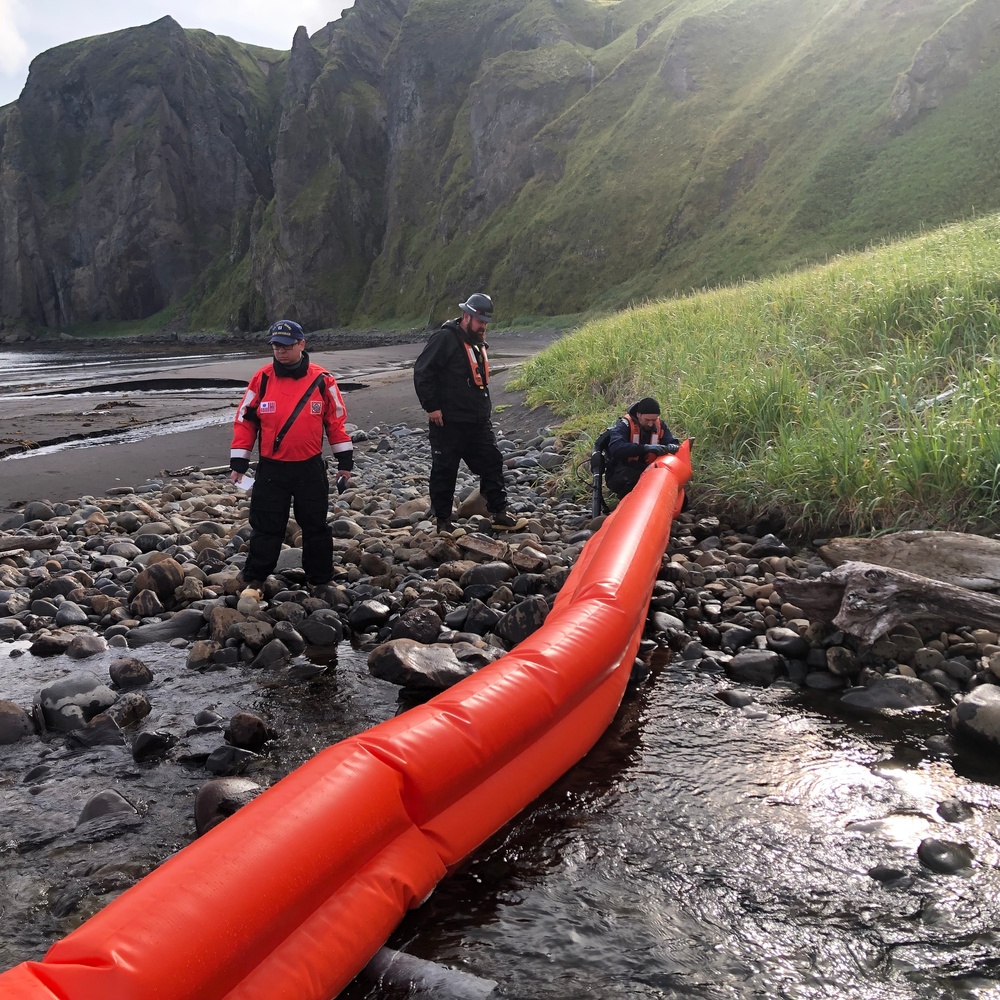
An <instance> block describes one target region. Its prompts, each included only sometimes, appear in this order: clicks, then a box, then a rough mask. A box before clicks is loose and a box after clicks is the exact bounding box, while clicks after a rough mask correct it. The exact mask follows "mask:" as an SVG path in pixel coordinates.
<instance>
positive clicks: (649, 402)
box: [632, 396, 660, 413]
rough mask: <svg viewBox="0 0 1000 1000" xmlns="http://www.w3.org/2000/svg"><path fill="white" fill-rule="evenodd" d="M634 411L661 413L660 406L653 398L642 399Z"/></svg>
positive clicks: (634, 407)
mask: <svg viewBox="0 0 1000 1000" xmlns="http://www.w3.org/2000/svg"><path fill="white" fill-rule="evenodd" d="M632 409H633V410H635V412H636V413H659V412H660V404H659V403H658V402H657V401H656V400H655V399H653V398H652V397H651V396H647V397H646V398H645V399H640V400H639V402H638V403H636V404H635V406H633V407H632Z"/></svg>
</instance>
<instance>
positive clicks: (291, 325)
mask: <svg viewBox="0 0 1000 1000" xmlns="http://www.w3.org/2000/svg"><path fill="white" fill-rule="evenodd" d="M267 332H268V340H267V342H268V343H269V344H281V346H282V347H291V346H292V344H295V343H298V341H300V340H305V339H306V335H305V333H304V332H303V330H302V327H301V326H299V324H298V323H296V322H294V321H293V320H290V319H279V320H278V322H277V323H272V324H271V328H270V330H268V331H267Z"/></svg>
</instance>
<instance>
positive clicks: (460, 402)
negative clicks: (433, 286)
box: [413, 292, 516, 531]
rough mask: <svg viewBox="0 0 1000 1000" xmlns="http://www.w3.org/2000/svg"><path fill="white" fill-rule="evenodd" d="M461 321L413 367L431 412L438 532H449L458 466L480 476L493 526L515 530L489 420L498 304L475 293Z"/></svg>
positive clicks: (440, 334) (435, 337) (447, 327)
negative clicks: (491, 331)
mask: <svg viewBox="0 0 1000 1000" xmlns="http://www.w3.org/2000/svg"><path fill="white" fill-rule="evenodd" d="M459 309H461V310H462V315H461V316H459V317H458V318H457V319H450V320H448V321H447V322H446V323H444V324H442V326H441V328H440V329H439V330H438V331H436V332H435V333H433V334H432V335H431V338H430V339H429V340H428V341H427V346H426V347H424V349H423V351H421V352H420V356H419V357H418V358H417V360H416V363H415V364H414V366H413V387H414V388H415V389H416V392H417V399H419V400H420V405H421V406H422V407H423V408H424V409H425V410H426V411H427V419H428V421H429V422H430V423H429V425H428V434H429V436H430V443H431V474H430V483H429V485H430V495H431V507H432V508H433V511H434V517H435V518H436V519H437V528H438V531H450V530H451V527H452V524H451V513H452V504H453V503H454V500H455V482H456V480H457V478H458V466H459V464H460V463H461V462H462V461H464V462H465V464H466V465H467V466H468V467H469V469H470V471H471V472H472V473H473V475H477V476H479V490H480V492H481V493H482V495H483V497H484V498H485V499H486V506H487V507H488V508H489V511H490V516H491V517H492V519H493V524H494V525H495V526H497V527H500V528H511V527H513V526H514V525H515V523H516V522H515V520H514V518H513V517H511V515H510V514H508V513H507V489H506V486H505V484H504V476H503V456H502V455H501V454H500V449H499V448H498V447H497V441H496V435H495V434H494V432H493V424H492V422H491V420H490V414H491V413H492V410H493V404H492V402H491V401H490V389H489V381H490V365H489V359H488V357H487V347H488V345H487V343H486V326H487V324H488V323H489V322H490V320H492V319H493V301H492V300H491V299H490V297H489V296H488V295H484V294H483V293H482V292H476V293H474V294H473V295H470V296H469V297H468V299H467V300H466V301H465V302H462V303H459Z"/></svg>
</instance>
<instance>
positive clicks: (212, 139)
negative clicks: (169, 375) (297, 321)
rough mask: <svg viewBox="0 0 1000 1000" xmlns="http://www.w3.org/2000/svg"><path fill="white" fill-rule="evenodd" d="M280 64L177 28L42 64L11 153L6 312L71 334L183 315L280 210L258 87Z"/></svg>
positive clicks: (2, 211) (24, 101)
mask: <svg viewBox="0 0 1000 1000" xmlns="http://www.w3.org/2000/svg"><path fill="white" fill-rule="evenodd" d="M283 62H284V56H283V55H280V54H277V53H275V54H274V56H273V62H267V61H266V60H264V59H262V60H260V61H259V62H251V61H249V60H247V61H246V62H245V63H243V64H241V62H239V61H238V60H237V59H236V58H235V57H234V55H233V53H231V52H228V51H227V50H226V48H225V47H224V46H222V45H221V44H220V43H219V42H218V40H214V39H205V38H201V37H199V36H197V35H195V34H189V33H187V32H185V31H184V30H183V29H182V28H181V27H180V26H179V25H178V24H177V23H176V22H175V21H173V20H172V19H170V18H163V19H161V20H160V21H157V22H156V23H155V24H152V25H149V26H148V27H145V28H141V29H131V30H127V31H121V32H117V33H115V34H112V35H106V36H103V37H101V38H98V39H94V40H90V41H88V42H86V43H79V42H78V43H73V44H72V45H67V46H63V47H61V48H59V49H55V50H53V51H51V52H48V53H46V54H44V55H42V56H40V57H39V58H38V59H36V60H35V62H34V64H33V66H32V70H31V75H30V77H29V80H28V83H27V85H26V87H25V90H24V93H23V94H22V96H21V98H20V99H19V100H18V102H17V103H16V105H15V106H14V108H13V110H12V111H11V113H10V114H9V115H8V117H7V120H6V122H5V125H4V128H3V133H2V138H0V142H2V147H0V218H2V220H3V221H2V226H3V229H2V244H0V246H2V257H0V312H2V314H3V315H4V316H7V317H17V318H21V319H24V320H27V321H29V322H32V323H40V324H43V325H46V326H65V325H70V324H76V323H87V322H91V321H95V320H124V319H137V318H142V317H146V316H150V315H152V314H154V313H157V312H159V311H160V310H163V309H165V308H166V307H168V306H170V305H172V304H175V303H177V302H179V301H180V300H181V299H182V298H183V296H184V295H185V294H186V293H187V292H188V291H189V289H190V288H191V286H192V284H193V282H194V281H195V279H196V276H197V275H198V274H199V272H200V271H201V270H202V269H203V268H204V267H206V266H207V264H208V263H209V262H210V261H211V260H212V258H213V254H214V251H215V250H216V248H218V247H219V246H222V245H225V243H226V242H227V241H228V238H229V232H230V227H231V224H232V220H233V217H234V215H235V214H236V213H237V212H239V211H246V210H248V209H250V208H252V206H253V204H254V202H255V200H256V199H257V198H262V199H264V200H265V201H269V200H270V199H271V198H272V196H273V190H272V181H271V173H270V165H269V162H268V153H267V149H268V133H269V130H270V124H271V123H270V116H271V114H272V112H271V110H270V109H269V107H268V106H267V103H266V102H264V101H261V100H259V99H257V98H256V96H255V94H254V87H255V86H260V85H262V84H263V81H264V80H265V79H266V77H267V76H268V75H269V74H270V73H277V72H281V71H282V63H283Z"/></svg>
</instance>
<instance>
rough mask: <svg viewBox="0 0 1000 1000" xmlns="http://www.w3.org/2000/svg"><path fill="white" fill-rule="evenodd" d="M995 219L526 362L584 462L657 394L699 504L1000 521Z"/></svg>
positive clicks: (796, 514)
mask: <svg viewBox="0 0 1000 1000" xmlns="http://www.w3.org/2000/svg"><path fill="white" fill-rule="evenodd" d="M998 302H1000V217H997V216H992V217H988V218H984V219H979V220H975V221H970V222H966V223H961V224H956V225H952V226H949V227H946V228H944V229H941V230H938V231H936V232H933V233H930V234H927V235H924V236H920V237H916V238H913V239H910V240H907V241H902V242H899V243H895V244H888V245H884V246H880V247H876V248H873V249H871V250H868V251H866V252H863V253H858V254H853V255H845V256H842V257H838V258H836V259H834V260H833V261H831V262H830V263H829V264H827V265H824V266H821V267H814V268H810V269H807V270H802V271H797V272H793V273H790V274H787V275H783V276H781V277H775V278H771V279H767V280H762V281H757V282H744V283H740V284H737V285H733V286H730V287H726V288H721V289H716V290H710V291H705V292H701V293H698V294H692V295H688V296H685V297H680V298H673V299H667V300H661V301H657V302H654V303H649V304H647V305H644V306H641V307H635V308H632V309H628V310H625V311H623V312H619V313H616V314H614V315H611V316H607V317H604V318H602V319H598V320H594V321H592V322H589V323H587V324H586V325H585V326H583V327H582V328H581V329H580V330H578V331H577V332H575V333H571V334H569V335H568V336H566V337H564V338H562V339H561V340H560V341H559V342H557V343H556V344H554V345H553V346H552V347H550V348H549V349H548V350H546V351H545V352H544V353H542V354H541V355H539V356H537V357H535V358H532V359H530V360H529V361H528V362H526V364H525V366H524V369H523V373H522V375H521V378H520V382H519V385H520V387H521V388H525V389H527V397H528V400H529V402H530V403H532V404H534V405H537V404H542V403H544V404H547V405H548V406H550V407H552V408H553V409H554V410H555V411H556V412H557V413H559V414H561V415H562V416H563V417H564V418H565V424H564V427H563V433H564V434H568V435H575V436H577V438H578V442H577V448H578V452H579V457H580V458H582V457H583V456H584V455H585V454H586V453H588V452H589V450H590V447H591V443H592V441H593V439H594V438H595V437H596V436H597V434H599V433H600V431H601V430H602V429H603V428H604V427H605V426H606V425H607V424H608V423H610V422H611V421H612V420H613V419H614V418H615V417H616V416H617V415H619V414H620V413H621V412H622V411H623V410H624V409H625V408H626V407H627V406H628V405H629V404H630V403H632V402H634V401H635V400H636V399H638V398H640V397H642V396H646V395H653V396H656V397H657V398H658V399H659V400H660V402H661V405H662V406H663V409H664V418H665V419H666V421H667V423H668V424H669V426H670V427H671V429H672V430H673V431H674V433H675V434H677V435H678V436H690V437H693V438H694V439H695V445H694V458H695V479H694V482H693V491H694V495H695V496H696V497H697V507H698V509H701V510H706V511H707V510H715V511H717V512H719V513H720V514H723V515H725V516H726V517H727V518H730V519H732V520H733V521H734V522H735V523H746V522H748V521H750V520H752V519H753V518H754V517H755V516H757V515H759V514H761V513H763V512H764V511H775V510H777V511H780V512H781V513H782V514H783V515H784V516H785V518H786V520H787V522H788V523H789V525H790V528H791V530H793V531H796V532H798V533H801V534H802V535H813V536H815V535H817V534H823V533H829V532H851V533H864V532H872V531H880V530H885V529H889V528H899V527H927V528H945V527H949V528H956V529H969V528H980V529H982V528H983V526H993V525H996V524H998V523H1000V486H998V484H1000V306H998Z"/></svg>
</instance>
